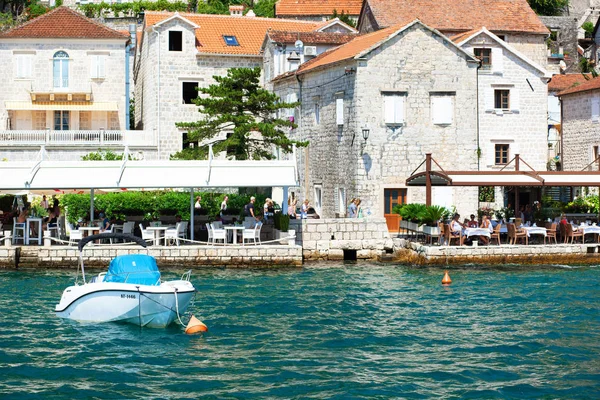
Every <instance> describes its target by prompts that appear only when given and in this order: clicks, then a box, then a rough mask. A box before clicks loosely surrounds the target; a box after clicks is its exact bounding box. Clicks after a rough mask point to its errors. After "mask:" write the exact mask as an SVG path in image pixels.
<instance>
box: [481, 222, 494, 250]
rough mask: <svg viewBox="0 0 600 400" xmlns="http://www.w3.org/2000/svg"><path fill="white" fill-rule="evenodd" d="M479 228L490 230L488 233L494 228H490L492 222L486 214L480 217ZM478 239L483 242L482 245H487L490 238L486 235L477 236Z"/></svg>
mask: <svg viewBox="0 0 600 400" xmlns="http://www.w3.org/2000/svg"><path fill="white" fill-rule="evenodd" d="M480 228H481V229H487V230H488V231H490V234H491V233H492V232H493V231H494V228H492V224H491V222H490V220H489V218H488V216H487V215H484V216H483V217H481V226H480ZM479 240H481V243H483V245H484V246H487V245H488V244H489V243H490V238H489V237H487V236H483V235H481V236H479Z"/></svg>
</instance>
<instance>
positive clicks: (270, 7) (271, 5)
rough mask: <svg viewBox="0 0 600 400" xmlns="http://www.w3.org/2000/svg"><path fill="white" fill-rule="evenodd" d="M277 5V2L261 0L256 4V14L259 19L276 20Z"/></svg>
mask: <svg viewBox="0 0 600 400" xmlns="http://www.w3.org/2000/svg"><path fill="white" fill-rule="evenodd" d="M275 3H277V0H261V1H259V2H257V3H255V4H254V9H253V10H254V13H255V14H256V16H257V17H265V18H275Z"/></svg>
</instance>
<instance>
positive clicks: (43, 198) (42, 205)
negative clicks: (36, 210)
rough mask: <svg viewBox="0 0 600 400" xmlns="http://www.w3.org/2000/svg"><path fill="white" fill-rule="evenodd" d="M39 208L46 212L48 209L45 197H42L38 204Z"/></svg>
mask: <svg viewBox="0 0 600 400" xmlns="http://www.w3.org/2000/svg"><path fill="white" fill-rule="evenodd" d="M40 206H41V207H42V208H43V209H44V210H47V209H48V208H50V207H49V206H48V200H46V195H43V196H42V202H41V203H40Z"/></svg>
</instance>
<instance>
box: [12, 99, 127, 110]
mask: <svg viewBox="0 0 600 400" xmlns="http://www.w3.org/2000/svg"><path fill="white" fill-rule="evenodd" d="M4 105H5V106H6V109H7V110H46V111H53V110H65V111H119V106H118V104H117V103H114V102H88V101H36V102H31V101H5V102H4Z"/></svg>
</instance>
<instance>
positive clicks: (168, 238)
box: [165, 222, 183, 246]
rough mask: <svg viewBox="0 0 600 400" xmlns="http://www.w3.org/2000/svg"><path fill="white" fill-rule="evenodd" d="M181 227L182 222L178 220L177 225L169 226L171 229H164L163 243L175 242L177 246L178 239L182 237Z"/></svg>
mask: <svg viewBox="0 0 600 400" xmlns="http://www.w3.org/2000/svg"><path fill="white" fill-rule="evenodd" d="M182 229H183V222H178V223H177V225H176V226H175V228H171V229H167V230H166V231H165V243H166V244H167V245H169V244H171V243H173V242H175V243H176V244H177V246H179V239H182V238H183V237H182V236H181V235H182V233H183V232H182Z"/></svg>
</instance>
